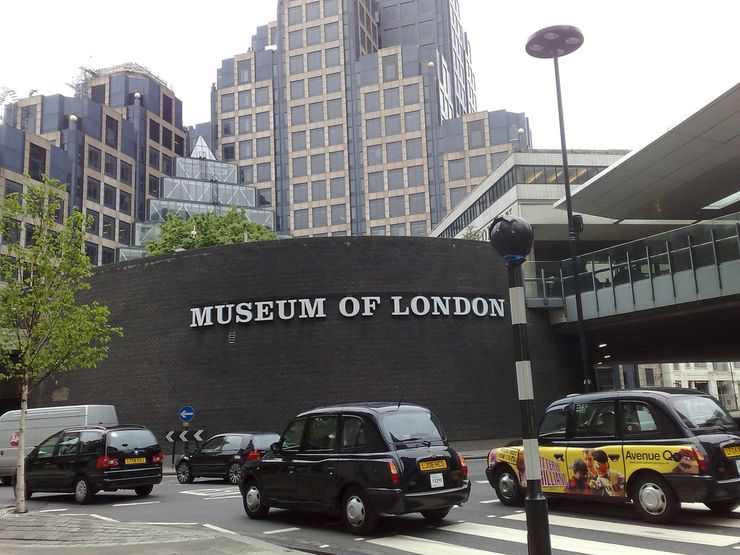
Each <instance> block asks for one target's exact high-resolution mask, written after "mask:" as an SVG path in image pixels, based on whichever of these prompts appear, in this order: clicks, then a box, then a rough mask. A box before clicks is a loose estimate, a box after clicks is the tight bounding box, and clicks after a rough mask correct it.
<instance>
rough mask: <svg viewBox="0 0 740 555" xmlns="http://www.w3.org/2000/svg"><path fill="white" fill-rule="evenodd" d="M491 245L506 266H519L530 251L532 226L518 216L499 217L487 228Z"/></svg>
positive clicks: (532, 238) (532, 240)
mask: <svg viewBox="0 0 740 555" xmlns="http://www.w3.org/2000/svg"><path fill="white" fill-rule="evenodd" d="M488 236H489V237H490V238H491V245H493V248H494V249H496V252H498V253H499V254H500V255H501V256H503V257H504V260H506V262H507V264H511V263H514V264H517V263H518V264H521V263H522V262H524V257H525V256H527V255H528V254H529V252H530V251H531V250H532V243H533V242H534V233H533V231H532V226H531V225H529V222H528V221H527V220H525V219H524V218H520V217H518V216H511V215H506V216H499V217H498V218H495V219H494V220H493V223H492V224H491V226H490V227H489V228H488Z"/></svg>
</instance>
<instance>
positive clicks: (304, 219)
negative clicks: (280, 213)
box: [293, 208, 308, 229]
mask: <svg viewBox="0 0 740 555" xmlns="http://www.w3.org/2000/svg"><path fill="white" fill-rule="evenodd" d="M293 223H294V226H293V227H294V229H308V209H307V208H304V209H303V210H295V211H294V212H293Z"/></svg>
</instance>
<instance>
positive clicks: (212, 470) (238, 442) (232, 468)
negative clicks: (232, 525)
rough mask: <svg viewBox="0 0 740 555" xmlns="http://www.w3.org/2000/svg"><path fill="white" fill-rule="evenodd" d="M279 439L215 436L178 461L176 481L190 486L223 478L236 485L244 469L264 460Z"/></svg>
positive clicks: (250, 434)
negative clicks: (247, 463)
mask: <svg viewBox="0 0 740 555" xmlns="http://www.w3.org/2000/svg"><path fill="white" fill-rule="evenodd" d="M279 439H280V436H279V435H278V434H275V433H271V432H244V433H228V434H218V435H215V436H213V437H211V438H209V439H208V441H206V442H205V443H204V444H203V446H202V447H201V448H200V449H198V450H197V451H196V452H195V453H191V454H189V455H183V456H182V457H180V458H179V459H178V461H177V464H176V465H175V470H176V471H177V480H178V481H179V482H180V483H181V484H190V483H192V481H193V480H194V479H195V478H200V477H204V478H223V479H224V480H226V481H227V482H229V483H230V484H234V485H236V484H238V483H239V479H240V478H241V475H242V465H243V464H244V463H245V462H247V461H251V460H253V459H259V458H261V457H262V455H264V454H265V453H266V452H267V451H268V450H269V449H270V445H272V444H273V443H275V442H276V441H277V440H279Z"/></svg>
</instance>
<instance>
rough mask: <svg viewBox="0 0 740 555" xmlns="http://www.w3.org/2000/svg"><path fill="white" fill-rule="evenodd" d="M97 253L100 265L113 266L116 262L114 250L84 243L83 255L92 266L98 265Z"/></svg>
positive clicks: (87, 242) (88, 242)
mask: <svg viewBox="0 0 740 555" xmlns="http://www.w3.org/2000/svg"><path fill="white" fill-rule="evenodd" d="M98 251H100V264H113V263H114V262H115V261H116V251H115V250H113V249H111V248H108V247H100V246H99V245H97V244H95V243H91V242H90V241H85V254H86V255H87V257H88V258H89V259H90V263H91V264H92V265H93V266H97V265H98Z"/></svg>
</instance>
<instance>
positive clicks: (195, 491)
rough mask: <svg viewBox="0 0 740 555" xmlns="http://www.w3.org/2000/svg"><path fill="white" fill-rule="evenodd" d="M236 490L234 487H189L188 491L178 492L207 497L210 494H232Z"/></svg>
mask: <svg viewBox="0 0 740 555" xmlns="http://www.w3.org/2000/svg"><path fill="white" fill-rule="evenodd" d="M236 491H238V489H235V488H203V489H191V490H188V491H181V492H179V493H186V494H188V495H198V496H200V497H208V496H210V495H226V494H232V493H235V492H236Z"/></svg>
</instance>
